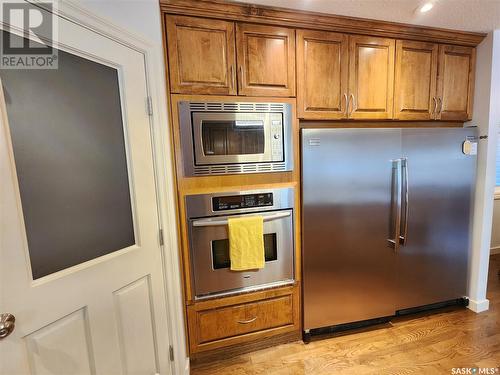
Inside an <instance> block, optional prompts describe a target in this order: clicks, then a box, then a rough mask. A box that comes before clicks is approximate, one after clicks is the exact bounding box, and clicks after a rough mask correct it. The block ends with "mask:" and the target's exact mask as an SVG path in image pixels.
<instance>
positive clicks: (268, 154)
mask: <svg viewBox="0 0 500 375" xmlns="http://www.w3.org/2000/svg"><path fill="white" fill-rule="evenodd" d="M192 121H193V146H194V158H195V160H194V164H195V165H212V164H238V163H263V162H272V161H273V159H272V156H273V155H272V145H271V125H270V124H271V120H270V113H265V112H259V113H240V112H238V113H233V112H229V113H221V112H218V113H210V112H193V113H192Z"/></svg>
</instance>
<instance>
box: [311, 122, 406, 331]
mask: <svg viewBox="0 0 500 375" xmlns="http://www.w3.org/2000/svg"><path fill="white" fill-rule="evenodd" d="M400 157H401V130H400V129H373V130H372V129H303V130H302V178H303V181H302V187H303V192H302V194H303V196H302V202H303V210H302V214H303V221H302V223H303V224H302V225H303V228H302V229H303V237H302V240H303V243H302V256H303V283H304V329H306V330H307V329H313V328H319V327H326V326H332V325H337V324H343V323H349V322H356V321H362V320H367V319H372V318H378V317H384V316H390V315H394V312H395V297H396V296H395V294H394V290H395V289H396V288H395V281H396V280H395V252H394V248H393V244H391V242H390V241H389V240H390V239H391V238H394V235H395V234H394V228H393V225H392V224H393V223H394V222H395V217H394V212H395V210H394V207H392V208H393V209H391V206H394V204H391V202H392V201H393V199H391V197H393V196H396V195H397V194H395V193H396V192H397V191H399V190H400V188H399V186H397V180H398V176H397V170H396V169H395V168H393V166H396V164H397V163H395V162H393V160H394V159H397V158H400ZM393 203H394V202H393ZM396 206H397V205H396Z"/></svg>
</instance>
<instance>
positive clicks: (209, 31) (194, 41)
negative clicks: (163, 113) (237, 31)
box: [167, 16, 236, 95]
mask: <svg viewBox="0 0 500 375" xmlns="http://www.w3.org/2000/svg"><path fill="white" fill-rule="evenodd" d="M167 43H168V47H167V49H168V59H169V63H170V87H171V91H172V93H182V94H220V95H236V71H235V66H236V56H235V49H234V24H233V23H232V22H225V21H219V20H212V19H203V18H194V17H181V16H167Z"/></svg>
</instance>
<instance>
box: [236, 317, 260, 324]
mask: <svg viewBox="0 0 500 375" xmlns="http://www.w3.org/2000/svg"><path fill="white" fill-rule="evenodd" d="M256 320H257V317H255V318H252V319H248V320H238V323H240V324H248V323H252V322H255V321H256Z"/></svg>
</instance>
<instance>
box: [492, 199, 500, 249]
mask: <svg viewBox="0 0 500 375" xmlns="http://www.w3.org/2000/svg"><path fill="white" fill-rule="evenodd" d="M491 253H492V254H500V196H499V197H498V198H497V199H495V203H494V204H493V226H492V229H491Z"/></svg>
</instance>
